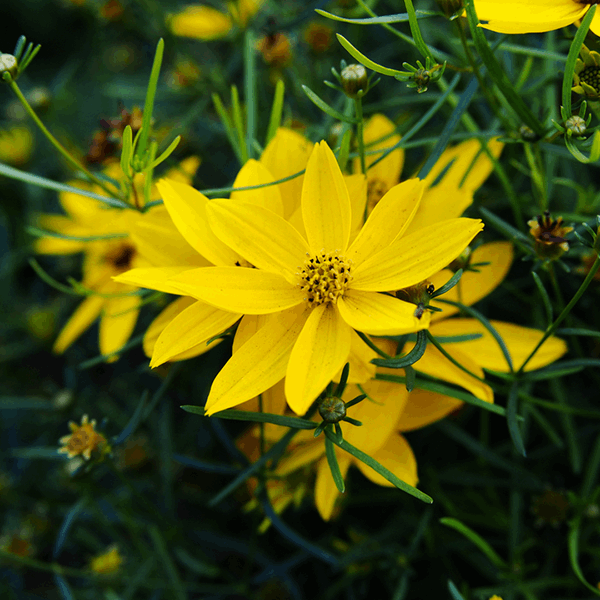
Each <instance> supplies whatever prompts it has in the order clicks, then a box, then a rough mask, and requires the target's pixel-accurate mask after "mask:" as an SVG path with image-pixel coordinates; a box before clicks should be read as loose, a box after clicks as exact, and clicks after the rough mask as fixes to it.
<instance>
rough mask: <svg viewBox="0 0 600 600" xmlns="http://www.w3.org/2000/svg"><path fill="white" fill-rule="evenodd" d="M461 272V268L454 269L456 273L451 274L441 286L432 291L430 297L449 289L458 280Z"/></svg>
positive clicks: (435, 296)
mask: <svg viewBox="0 0 600 600" xmlns="http://www.w3.org/2000/svg"><path fill="white" fill-rule="evenodd" d="M462 274H463V270H462V269H459V270H458V271H456V273H454V275H452V277H451V278H450V279H449V280H448V281H447V282H446V283H445V284H444V285H443V286H442V287H440V288H438V289H437V290H434V291H433V294H431V298H432V299H433V298H437V297H438V296H441V295H442V294H445V293H446V292H448V291H450V290H451V289H452V288H453V287H454V286H455V285H456V284H457V283H458V282H459V281H460V278H461V277H462Z"/></svg>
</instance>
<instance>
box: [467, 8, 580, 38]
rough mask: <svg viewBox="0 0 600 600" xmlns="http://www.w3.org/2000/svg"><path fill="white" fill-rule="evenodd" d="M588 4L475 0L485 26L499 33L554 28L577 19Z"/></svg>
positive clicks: (569, 23) (534, 31) (531, 31)
mask: <svg viewBox="0 0 600 600" xmlns="http://www.w3.org/2000/svg"><path fill="white" fill-rule="evenodd" d="M588 8H589V5H586V4H581V3H579V2H576V1H575V0H504V1H503V2H498V1H497V0H476V1H475V9H476V11H477V16H478V17H479V20H480V21H482V22H483V21H487V24H483V27H486V28H487V29H491V30H492V31H498V32H499V33H536V32H541V31H552V30H554V29H560V28H561V27H565V26H567V25H571V23H574V22H575V21H577V20H578V19H580V18H581V17H583V15H584V14H585V13H586V11H587V10H588Z"/></svg>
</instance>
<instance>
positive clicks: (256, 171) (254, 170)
mask: <svg viewBox="0 0 600 600" xmlns="http://www.w3.org/2000/svg"><path fill="white" fill-rule="evenodd" d="M273 181H275V178H274V177H273V175H271V173H269V171H268V170H267V168H266V167H265V166H263V165H262V164H261V163H259V162H258V161H257V160H254V159H253V158H251V159H250V160H249V161H247V162H246V164H245V165H244V166H243V167H242V168H241V169H240V171H239V173H238V174H237V177H236V178H235V181H234V182H233V187H234V188H240V187H249V186H253V185H264V184H266V183H271V182H273ZM230 198H231V200H233V201H235V202H247V203H248V204H253V205H255V206H262V207H263V208H268V209H269V210H272V211H273V212H274V213H276V214H277V215H279V216H280V217H283V202H282V200H281V192H280V191H279V187H278V186H276V185H269V186H266V187H263V188H258V189H256V190H245V191H241V192H235V191H234V192H231V195H230Z"/></svg>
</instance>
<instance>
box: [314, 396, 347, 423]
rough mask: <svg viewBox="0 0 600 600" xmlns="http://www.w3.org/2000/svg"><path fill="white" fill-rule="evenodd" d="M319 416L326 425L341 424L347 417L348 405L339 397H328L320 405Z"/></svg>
mask: <svg viewBox="0 0 600 600" xmlns="http://www.w3.org/2000/svg"><path fill="white" fill-rule="evenodd" d="M319 414H320V415H321V418H322V419H323V421H325V422H326V423H339V422H340V421H341V420H342V419H343V418H344V417H345V416H346V404H345V402H344V401H343V400H342V399H341V398H338V397H337V396H327V398H325V399H323V400H322V401H321V403H320V404H319Z"/></svg>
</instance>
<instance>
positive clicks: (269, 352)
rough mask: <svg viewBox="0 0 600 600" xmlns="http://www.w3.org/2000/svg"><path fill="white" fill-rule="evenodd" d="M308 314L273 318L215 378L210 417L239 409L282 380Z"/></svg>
mask: <svg viewBox="0 0 600 600" xmlns="http://www.w3.org/2000/svg"><path fill="white" fill-rule="evenodd" d="M308 314H309V312H307V311H304V310H303V311H299V310H298V309H296V310H294V309H292V310H288V311H286V312H285V313H279V314H277V315H273V316H272V317H271V318H270V319H269V320H268V322H267V324H266V325H265V326H264V327H262V328H261V329H260V330H259V331H258V332H257V333H256V335H254V336H252V337H251V338H250V339H249V340H248V341H247V342H246V343H245V344H244V345H243V346H242V347H241V348H240V349H239V350H238V351H237V352H236V353H235V354H234V355H233V356H232V357H231V358H230V359H229V360H228V361H227V363H226V364H225V366H224V367H223V368H222V369H221V371H220V372H219V374H218V375H217V376H216V378H215V380H214V381H213V384H212V387H211V389H210V394H209V396H208V400H207V401H206V411H207V413H208V414H213V413H215V412H217V411H219V410H225V409H226V408H231V407H232V406H237V405H238V404H241V403H242V402H245V401H246V400H250V399H251V398H253V397H254V396H258V394H261V393H262V392H264V391H265V390H267V389H269V388H270V387H271V386H272V385H275V384H276V383H277V382H278V381H279V380H280V379H283V377H284V375H285V371H286V369H287V365H288V360H289V357H290V354H291V352H292V348H293V346H294V343H295V341H296V339H297V338H298V335H299V334H300V331H301V330H302V327H303V326H304V323H305V322H306V319H307V318H308Z"/></svg>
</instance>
